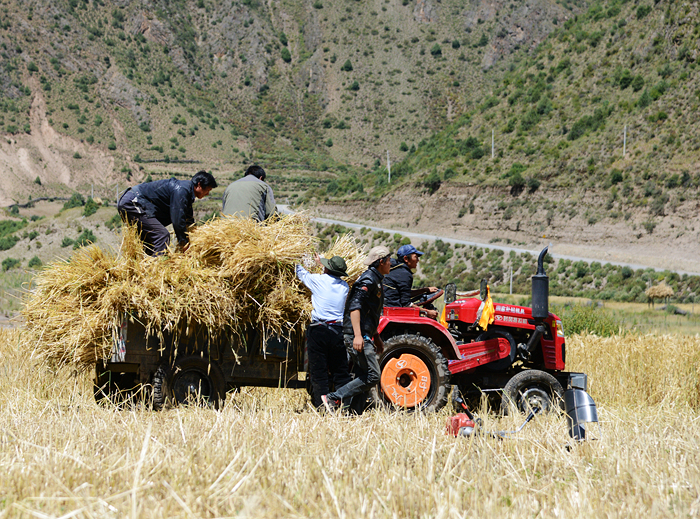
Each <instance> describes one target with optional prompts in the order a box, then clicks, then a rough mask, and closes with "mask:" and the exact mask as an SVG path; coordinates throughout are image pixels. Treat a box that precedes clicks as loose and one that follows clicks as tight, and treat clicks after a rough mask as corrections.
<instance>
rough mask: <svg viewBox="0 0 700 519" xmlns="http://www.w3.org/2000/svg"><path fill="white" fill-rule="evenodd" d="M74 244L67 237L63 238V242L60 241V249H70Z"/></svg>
mask: <svg viewBox="0 0 700 519" xmlns="http://www.w3.org/2000/svg"><path fill="white" fill-rule="evenodd" d="M74 243H75V241H74V240H72V239H71V238H69V237H68V236H65V237H64V238H63V240H62V241H61V247H64V248H65V247H70V246H71V245H73V244H74Z"/></svg>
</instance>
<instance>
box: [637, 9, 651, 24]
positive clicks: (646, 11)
mask: <svg viewBox="0 0 700 519" xmlns="http://www.w3.org/2000/svg"><path fill="white" fill-rule="evenodd" d="M650 12H651V6H650V5H640V6H639V7H637V20H641V19H642V18H645V17H646V16H647V15H648V14H649V13H650Z"/></svg>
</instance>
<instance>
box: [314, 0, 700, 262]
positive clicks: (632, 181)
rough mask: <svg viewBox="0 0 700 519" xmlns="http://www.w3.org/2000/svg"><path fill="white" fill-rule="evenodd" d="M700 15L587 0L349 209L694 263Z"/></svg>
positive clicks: (574, 248)
mask: <svg viewBox="0 0 700 519" xmlns="http://www.w3.org/2000/svg"><path fill="white" fill-rule="evenodd" d="M699 22H700V19H699V18H698V8H697V6H696V5H695V4H682V3H677V2H671V3H669V2H658V3H656V4H653V3H651V2H649V3H645V2H639V3H633V2H625V1H610V2H601V3H596V4H594V5H593V6H591V7H590V9H588V10H587V11H586V12H585V13H582V14H580V15H578V16H576V17H574V18H572V19H570V20H569V21H567V22H565V23H563V24H560V28H559V29H557V30H556V31H554V32H553V33H552V34H551V35H550V36H549V37H548V38H547V39H546V40H545V41H544V42H543V43H542V44H541V45H540V46H539V47H538V48H537V49H536V50H534V51H533V52H530V53H526V52H524V51H523V52H516V53H515V54H514V55H513V56H512V60H511V61H510V64H509V68H508V71H507V72H506V73H505V74H504V75H503V76H502V78H501V79H500V81H498V82H497V83H495V84H494V86H493V88H492V89H491V90H490V91H487V92H485V94H484V95H483V96H482V97H481V98H480V99H478V100H477V102H475V103H474V105H473V106H472V107H471V109H470V110H469V111H468V112H466V113H465V114H463V115H462V116H460V118H459V119H457V120H456V121H455V122H454V123H452V124H451V125H449V126H448V128H446V129H445V130H444V131H441V132H437V133H436V134H435V135H433V136H432V137H431V138H429V139H426V140H425V141H423V142H421V143H419V145H418V146H417V148H416V149H415V150H414V151H411V152H410V153H409V155H408V156H407V158H406V159H405V160H404V161H403V162H402V163H400V164H398V165H395V167H394V168H393V169H392V185H391V186H388V185H387V182H386V173H387V172H386V170H384V169H379V170H377V171H376V173H375V175H374V177H373V178H372V177H370V176H368V177H367V178H366V179H365V180H364V184H365V186H366V187H367V188H368V191H369V190H372V194H373V197H374V198H375V199H381V200H382V203H379V204H377V202H376V201H374V200H373V201H371V206H372V210H371V212H370V211H367V208H366V206H364V205H363V203H362V202H357V201H355V202H351V203H350V208H348V207H344V208H343V211H344V212H345V214H355V215H356V216H357V217H362V216H363V215H365V218H370V217H368V216H366V215H368V214H371V215H372V216H371V219H375V220H379V221H382V222H384V223H386V224H393V223H394V222H395V223H397V224H406V223H409V224H411V225H415V226H417V227H419V228H423V229H428V228H431V227H432V226H434V225H435V223H436V222H440V223H441V224H442V225H443V226H444V227H446V228H451V230H452V231H453V232H455V233H456V234H457V235H469V236H480V237H482V238H488V239H493V240H510V241H515V242H521V243H528V244H533V245H534V244H536V243H540V242H544V243H546V242H547V241H548V240H554V241H555V242H557V243H560V244H561V247H563V248H564V250H562V249H561V248H559V249H558V252H560V253H564V252H565V251H566V252H568V253H570V254H577V255H586V254H587V253H589V252H591V249H595V253H596V255H597V256H596V257H600V258H601V259H613V257H615V258H617V259H618V260H621V261H622V260H624V261H634V259H635V258H636V260H637V261H642V260H644V261H645V262H649V261H650V262H651V264H656V265H658V266H659V267H664V268H677V269H684V270H697V268H698V267H699V266H700V265H699V264H698V260H697V243H698V239H699V238H700V222H699V221H698V217H697V214H698V208H699V204H698V186H699V185H700V174H699V173H698V171H699V170H700V168H699V164H700V151H699V150H700V134H699V133H698V131H697V129H696V125H695V120H696V118H697V111H698V107H699V98H698V93H699V92H700V81H699V80H698V74H697V73H696V71H695V69H696V67H697V64H696V59H697V49H698V35H699V33H700V28H699V27H700V26H699V25H698V23H699ZM625 128H626V130H625ZM492 132H493V135H494V144H495V146H494V157H493V158H492V157H491V152H492V149H491V139H492ZM625 134H626V142H625ZM373 186H374V187H373ZM338 203H341V204H344V205H347V202H343V201H342V199H341V200H340V201H338V200H337V199H333V197H331V198H330V200H329V201H328V203H327V205H326V206H325V209H326V210H327V211H329V212H337V211H338V209H336V208H335V206H337V205H338ZM397 207H400V208H401V210H397V209H396V208H397ZM669 250H673V254H669ZM623 258H624V259H623Z"/></svg>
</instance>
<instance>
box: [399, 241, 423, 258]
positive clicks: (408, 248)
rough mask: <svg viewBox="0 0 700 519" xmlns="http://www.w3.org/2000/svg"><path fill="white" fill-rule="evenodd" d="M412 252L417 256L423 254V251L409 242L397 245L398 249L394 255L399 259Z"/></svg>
mask: <svg viewBox="0 0 700 519" xmlns="http://www.w3.org/2000/svg"><path fill="white" fill-rule="evenodd" d="M413 253H416V254H418V255H419V256H422V255H423V253H422V252H421V251H419V250H418V249H416V248H415V247H414V246H413V245H411V244H410V243H409V244H408V245H401V247H399V250H398V251H396V257H398V258H399V259H401V258H403V257H404V256H408V255H409V254H413Z"/></svg>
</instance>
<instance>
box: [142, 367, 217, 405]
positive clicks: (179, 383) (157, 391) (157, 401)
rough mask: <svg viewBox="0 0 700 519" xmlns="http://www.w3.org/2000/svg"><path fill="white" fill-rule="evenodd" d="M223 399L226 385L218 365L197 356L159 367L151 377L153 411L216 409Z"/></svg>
mask: <svg viewBox="0 0 700 519" xmlns="http://www.w3.org/2000/svg"><path fill="white" fill-rule="evenodd" d="M225 398H226V382H225V378H224V374H223V373H222V372H221V368H219V365H218V364H217V363H215V362H213V361H209V360H208V359H206V358H203V357H198V356H190V357H183V358H179V359H177V360H175V363H174V364H173V365H172V366H170V365H169V364H161V365H160V366H159V367H158V369H157V370H156V372H155V373H154V374H153V409H154V410H156V411H158V410H161V409H163V408H164V407H165V406H166V405H168V404H170V405H187V404H194V405H203V406H211V407H213V408H214V409H219V408H221V407H222V406H223V404H224V400H225Z"/></svg>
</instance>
